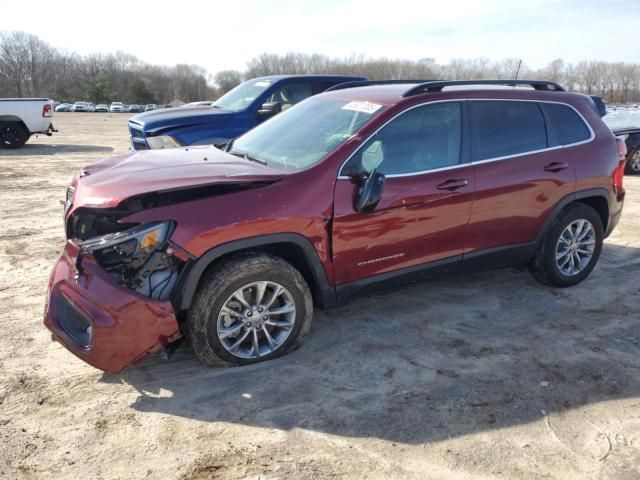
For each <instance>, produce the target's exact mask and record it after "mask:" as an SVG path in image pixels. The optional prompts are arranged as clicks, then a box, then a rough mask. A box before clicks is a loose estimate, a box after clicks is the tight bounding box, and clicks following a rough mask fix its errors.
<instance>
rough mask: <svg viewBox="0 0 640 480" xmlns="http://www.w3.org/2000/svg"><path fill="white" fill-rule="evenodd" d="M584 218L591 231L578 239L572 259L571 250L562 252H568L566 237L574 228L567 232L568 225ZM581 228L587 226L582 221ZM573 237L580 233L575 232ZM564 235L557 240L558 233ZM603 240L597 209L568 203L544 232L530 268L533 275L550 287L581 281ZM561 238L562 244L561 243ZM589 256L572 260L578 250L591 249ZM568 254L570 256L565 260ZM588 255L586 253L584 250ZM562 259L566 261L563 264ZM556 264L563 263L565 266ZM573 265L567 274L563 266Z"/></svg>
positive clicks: (568, 267) (599, 249)
mask: <svg viewBox="0 0 640 480" xmlns="http://www.w3.org/2000/svg"><path fill="white" fill-rule="evenodd" d="M583 220H586V221H587V222H588V223H589V224H590V225H591V227H592V235H591V233H590V232H587V235H586V236H585V238H584V239H583V241H584V243H581V242H582V241H580V242H579V243H580V245H579V247H580V249H579V250H577V252H576V253H574V254H573V255H574V257H573V259H571V258H570V257H571V255H572V254H571V253H569V254H564V252H570V251H571V248H574V247H569V246H568V243H567V242H566V238H571V235H572V233H571V232H574V231H576V230H573V228H572V229H571V231H568V232H567V229H568V228H569V226H574V225H580V221H583ZM583 226H584V228H588V227H587V225H586V224H583ZM577 233H578V234H577V235H576V238H578V237H579V236H580V235H579V233H580V232H577ZM561 235H563V238H564V239H565V240H562V241H561V240H560V236H561ZM603 240H604V228H603V226H602V220H601V218H600V215H599V214H598V212H596V211H595V210H594V209H593V208H591V207H590V206H588V205H585V204H583V203H573V204H571V205H569V206H567V207H566V208H565V209H564V210H563V211H562V212H561V213H560V215H559V216H558V218H557V219H556V221H555V222H554V223H553V225H552V226H551V227H550V228H549V231H548V232H547V234H546V235H545V237H544V239H543V240H542V243H541V244H540V247H539V248H538V251H537V253H536V256H535V258H534V259H533V261H532V263H531V266H530V270H531V273H532V275H533V276H534V278H535V279H536V280H538V281H539V282H541V283H543V284H545V285H550V286H553V287H560V288H564V287H571V286H573V285H577V284H578V283H580V282H582V281H583V280H584V279H585V278H587V277H588V276H589V274H590V273H591V271H592V270H593V268H594V267H595V265H596V263H598V258H600V253H601V251H602V242H603ZM561 242H562V245H561ZM591 249H592V251H591V254H590V257H589V258H587V256H583V257H582V262H578V261H577V260H575V258H576V257H575V255H578V258H580V255H582V254H581V253H580V252H585V251H586V250H591ZM563 254H564V256H562V257H561V258H560V259H559V260H556V255H563ZM567 255H568V256H569V260H567ZM586 255H588V254H586ZM565 262H567V263H566V264H565ZM559 264H565V266H564V269H563V268H561V266H560V265H559ZM572 265H575V267H576V268H575V272H572V273H571V274H568V273H567V271H566V270H572Z"/></svg>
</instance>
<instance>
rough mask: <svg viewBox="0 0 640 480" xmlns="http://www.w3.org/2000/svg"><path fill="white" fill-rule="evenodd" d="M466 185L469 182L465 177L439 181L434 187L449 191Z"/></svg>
mask: <svg viewBox="0 0 640 480" xmlns="http://www.w3.org/2000/svg"><path fill="white" fill-rule="evenodd" d="M467 185H469V182H468V181H467V180H466V179H464V178H463V179H459V180H458V179H452V180H447V181H446V182H444V183H441V184H440V185H438V186H437V187H436V188H437V189H438V190H449V191H450V192H452V191H454V190H457V189H459V188H462V187H466V186H467Z"/></svg>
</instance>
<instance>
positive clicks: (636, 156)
mask: <svg viewBox="0 0 640 480" xmlns="http://www.w3.org/2000/svg"><path fill="white" fill-rule="evenodd" d="M624 173H627V174H631V175H638V174H640V147H635V148H632V149H631V151H630V152H629V153H628V154H627V163H626V165H625V167H624Z"/></svg>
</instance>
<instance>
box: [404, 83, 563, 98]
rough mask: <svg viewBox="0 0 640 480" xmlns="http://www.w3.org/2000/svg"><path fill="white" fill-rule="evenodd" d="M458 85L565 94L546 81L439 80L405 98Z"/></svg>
mask: <svg viewBox="0 0 640 480" xmlns="http://www.w3.org/2000/svg"><path fill="white" fill-rule="evenodd" d="M458 85H504V86H507V87H515V86H516V85H528V86H530V87H533V88H534V90H543V91H549V92H564V91H565V89H564V88H562V87H561V86H560V85H558V84H557V83H555V82H548V81H546V80H437V81H431V82H425V83H423V84H420V85H416V86H415V87H413V88H410V89H409V90H407V91H406V92H404V94H403V95H402V96H403V97H410V96H412V95H419V94H421V93H428V92H441V91H442V89H443V88H444V87H454V86H458Z"/></svg>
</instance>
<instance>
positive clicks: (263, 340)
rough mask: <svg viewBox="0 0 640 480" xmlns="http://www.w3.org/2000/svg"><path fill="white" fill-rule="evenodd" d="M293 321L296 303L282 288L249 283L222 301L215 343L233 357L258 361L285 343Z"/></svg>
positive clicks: (267, 284) (266, 283) (278, 285)
mask: <svg viewBox="0 0 640 480" xmlns="http://www.w3.org/2000/svg"><path fill="white" fill-rule="evenodd" d="M295 318H296V306H295V302H294V300H293V297H292V296H291V293H289V291H288V290H287V289H286V288H285V287H283V286H282V285H280V284H279V283H276V282H269V281H259V282H252V283H249V284H247V285H245V286H243V287H241V288H239V289H238V290H236V291H235V292H233V294H232V295H230V296H229V298H227V300H226V301H225V302H224V304H223V306H222V308H221V309H220V312H219V313H218V321H217V335H218V340H219V341H220V343H221V344H222V346H223V347H224V349H225V350H226V351H227V352H229V353H230V354H231V355H234V356H235V357H238V358H249V359H251V358H253V359H257V358H260V357H264V356H265V355H269V354H271V353H273V352H275V351H276V350H277V349H278V348H280V347H281V346H282V345H283V344H284V342H285V341H286V340H287V338H288V337H289V334H290V333H291V331H292V330H293V327H294V324H295Z"/></svg>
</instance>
